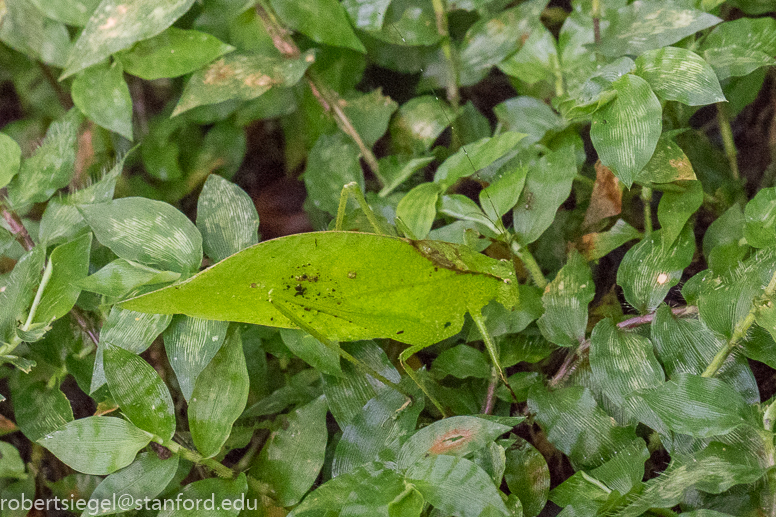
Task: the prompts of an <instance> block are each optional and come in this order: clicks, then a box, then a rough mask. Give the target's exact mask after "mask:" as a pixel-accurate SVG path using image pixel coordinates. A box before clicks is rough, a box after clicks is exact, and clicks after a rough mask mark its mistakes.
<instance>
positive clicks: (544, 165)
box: [512, 147, 577, 246]
mask: <svg viewBox="0 0 776 517" xmlns="http://www.w3.org/2000/svg"><path fill="white" fill-rule="evenodd" d="M576 175H577V165H576V158H575V157H574V149H573V148H572V147H563V148H561V149H558V150H557V151H553V152H551V153H549V154H546V155H545V156H543V157H542V159H541V160H539V163H538V164H537V165H536V167H533V168H531V170H529V171H528V176H527V177H526V180H525V186H524V187H523V191H522V193H521V194H520V198H519V199H518V202H517V206H516V207H515V209H514V210H513V211H512V218H513V219H514V225H515V233H516V234H517V238H518V241H519V242H520V244H522V245H523V246H526V245H528V244H530V243H532V242H534V241H535V240H536V239H538V238H539V237H540V236H541V235H542V234H543V233H544V231H545V230H546V229H547V228H549V227H550V225H551V224H552V222H553V221H554V220H555V213H556V212H557V211H558V208H559V207H560V205H561V204H562V203H563V202H564V201H565V200H566V199H567V198H568V196H569V194H570V193H571V183H572V182H573V180H574V177H575V176H576Z"/></svg>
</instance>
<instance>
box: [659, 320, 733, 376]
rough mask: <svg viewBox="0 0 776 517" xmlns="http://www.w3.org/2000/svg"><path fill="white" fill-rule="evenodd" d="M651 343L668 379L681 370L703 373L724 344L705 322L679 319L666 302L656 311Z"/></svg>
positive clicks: (681, 371) (683, 371)
mask: <svg viewBox="0 0 776 517" xmlns="http://www.w3.org/2000/svg"><path fill="white" fill-rule="evenodd" d="M652 342H653V343H654V345H655V351H656V352H657V355H658V357H659V358H660V362H661V363H663V366H664V368H665V371H666V374H667V375H668V377H669V378H672V377H674V376H675V375H677V374H680V373H694V374H696V375H700V374H701V373H703V371H704V370H705V369H706V367H707V366H708V365H709V364H710V363H711V361H712V359H714V355H715V354H716V353H717V352H718V351H719V350H720V349H721V348H722V347H723V346H724V345H725V343H724V340H722V339H721V338H720V336H719V335H718V334H715V333H714V332H712V331H711V330H710V329H709V328H708V327H707V326H706V325H705V324H704V323H703V321H701V320H696V319H689V318H676V317H674V316H673V314H672V313H671V309H670V308H669V307H668V306H667V305H661V306H660V307H659V308H658V309H657V311H656V312H655V319H654V320H653V321H652Z"/></svg>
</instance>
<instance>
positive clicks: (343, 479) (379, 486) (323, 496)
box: [293, 462, 407, 517]
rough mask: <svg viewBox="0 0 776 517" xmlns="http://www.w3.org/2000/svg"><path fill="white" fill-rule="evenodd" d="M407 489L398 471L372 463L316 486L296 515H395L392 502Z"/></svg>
mask: <svg viewBox="0 0 776 517" xmlns="http://www.w3.org/2000/svg"><path fill="white" fill-rule="evenodd" d="M405 492H407V484H406V481H405V480H404V478H403V477H402V476H401V474H399V473H398V472H395V471H393V470H391V469H390V468H386V467H385V466H384V465H383V464H382V463H377V462H374V463H369V464H367V465H364V466H362V467H358V468H357V469H355V470H353V471H351V472H348V473H347V474H342V475H341V476H337V477H335V478H334V479H331V480H329V481H327V482H326V483H324V484H323V485H321V486H319V487H318V488H316V489H315V495H314V496H312V497H305V499H304V500H303V501H302V503H301V504H300V505H299V506H297V507H296V508H294V512H293V515H294V516H295V517H319V516H321V515H326V516H327V517H328V516H329V515H364V516H366V515H369V516H374V517H395V516H394V514H392V513H389V510H388V509H389V505H391V504H392V503H394V502H395V501H396V500H397V498H399V497H400V496H401V495H402V494H404V493H405Z"/></svg>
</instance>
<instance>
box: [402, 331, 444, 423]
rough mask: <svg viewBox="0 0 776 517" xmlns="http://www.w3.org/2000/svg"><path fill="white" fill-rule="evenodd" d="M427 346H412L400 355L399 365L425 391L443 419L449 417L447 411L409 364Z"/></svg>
mask: <svg viewBox="0 0 776 517" xmlns="http://www.w3.org/2000/svg"><path fill="white" fill-rule="evenodd" d="M426 346H427V345H412V346H410V347H409V348H406V349H405V350H404V351H402V353H401V354H399V363H400V364H401V367H402V368H403V369H404V371H405V372H407V375H409V376H410V379H412V380H413V382H414V383H415V384H416V385H417V386H418V388H420V389H421V391H423V394H424V395H425V396H426V398H428V400H430V401H431V402H433V404H434V406H436V408H437V409H438V410H439V412H440V413H442V416H443V417H447V416H449V415H448V414H447V411H445V408H444V407H442V404H440V403H439V401H438V400H437V399H436V398H435V397H434V396H433V395H432V394H431V393H430V392H429V391H428V389H427V388H426V386H425V385H424V384H423V382H421V380H420V379H419V378H418V376H417V375H415V370H413V369H412V368H410V366H409V365H408V364H407V359H409V358H410V357H412V356H413V355H415V354H416V353H418V352H420V351H421V350H423V349H424V348H426Z"/></svg>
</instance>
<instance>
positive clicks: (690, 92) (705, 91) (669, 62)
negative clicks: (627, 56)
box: [635, 47, 725, 106]
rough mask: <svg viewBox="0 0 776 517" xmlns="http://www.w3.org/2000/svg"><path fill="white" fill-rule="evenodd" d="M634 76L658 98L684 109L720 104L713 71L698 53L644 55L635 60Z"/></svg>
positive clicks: (665, 51)
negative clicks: (673, 102) (646, 83)
mask: <svg viewBox="0 0 776 517" xmlns="http://www.w3.org/2000/svg"><path fill="white" fill-rule="evenodd" d="M635 74H636V75H638V76H640V77H641V78H642V79H644V80H646V81H647V82H648V83H649V85H650V86H651V87H652V91H654V92H655V93H656V94H657V95H658V96H659V97H661V98H662V99H665V100H669V101H679V102H682V103H684V104H687V105H688V106H703V105H706V104H714V103H715V102H724V101H725V95H724V94H723V93H722V87H721V86H720V85H719V80H718V79H717V76H716V75H715V74H714V70H713V69H712V68H711V66H709V64H708V63H707V62H706V61H704V60H703V59H702V58H701V57H700V56H699V55H698V54H696V53H694V52H691V51H689V50H686V49H683V48H677V47H664V48H661V49H657V50H650V51H649V52H645V53H644V54H642V55H641V56H639V58H638V59H636V71H635Z"/></svg>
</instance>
